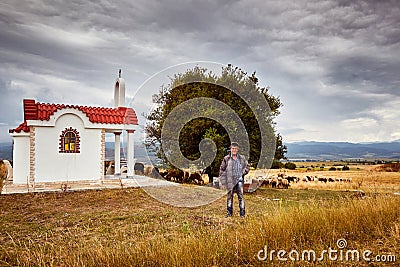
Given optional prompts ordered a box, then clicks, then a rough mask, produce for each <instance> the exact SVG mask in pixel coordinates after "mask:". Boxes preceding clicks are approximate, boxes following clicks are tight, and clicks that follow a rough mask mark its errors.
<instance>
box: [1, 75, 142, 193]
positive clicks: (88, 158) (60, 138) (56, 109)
mask: <svg viewBox="0 0 400 267" xmlns="http://www.w3.org/2000/svg"><path fill="white" fill-rule="evenodd" d="M23 112H24V121H23V123H21V124H20V125H19V126H18V127H17V128H15V129H11V130H10V131H9V132H10V135H11V136H12V138H13V184H24V185H30V186H34V184H35V183H44V182H70V181H100V182H101V181H103V180H104V160H105V134H106V133H113V134H114V138H115V155H114V157H115V159H114V160H115V174H117V175H118V174H119V173H120V170H121V166H120V142H121V140H120V136H121V134H122V133H123V131H126V132H127V136H128V149H127V159H126V160H127V169H128V173H127V176H128V177H131V176H133V174H134V162H135V160H134V145H133V144H134V142H133V141H134V140H133V133H134V131H135V130H136V129H137V127H138V119H137V116H136V113H135V111H134V110H133V109H132V108H128V107H126V105H125V81H124V79H123V78H122V77H121V71H120V72H119V76H118V77H117V79H116V82H115V85H114V107H113V108H107V107H88V106H78V105H65V104H49V103H39V102H36V101H35V100H33V99H24V100H23Z"/></svg>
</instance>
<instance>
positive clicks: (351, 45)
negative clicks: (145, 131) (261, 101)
mask: <svg viewBox="0 0 400 267" xmlns="http://www.w3.org/2000/svg"><path fill="white" fill-rule="evenodd" d="M399 14H400V2H399V1H397V0H394V1H373V0H371V1H333V0H328V1H303V0H301V1H300V0H299V1H291V0H290V1H265V0H247V1H151V0H140V1H137V0H133V1H129V0H126V1H111V0H96V1H89V0H85V1H84V0H74V1H62V0H58V1H54V0H52V1H50V0H49V1H40V0H31V1H25V0H19V1H15V0H2V1H1V3H0V40H1V41H0V62H1V63H0V112H1V116H0V142H7V141H10V140H11V138H10V137H9V135H8V129H9V128H13V127H15V126H17V125H18V124H19V123H21V122H22V119H23V114H22V99H24V98H33V99H36V100H37V101H39V102H53V103H66V104H80V105H94V106H112V103H113V102H112V101H113V100H112V97H113V86H114V81H115V78H116V76H117V73H118V69H119V68H121V69H122V71H123V77H124V78H125V80H126V85H127V91H128V95H129V97H134V96H135V94H136V92H137V91H138V90H139V88H140V86H141V85H142V84H143V83H144V82H145V81H146V80H147V79H149V78H150V77H151V76H152V75H154V74H155V73H157V72H159V71H161V70H163V69H165V68H168V67H170V66H172V65H176V64H181V63H184V62H192V61H212V62H219V63H222V64H228V63H231V64H233V65H235V66H239V67H241V68H242V69H244V70H246V71H247V72H249V73H251V72H253V71H257V74H258V76H259V78H260V84H261V85H262V86H265V85H268V86H270V87H271V90H270V92H271V93H272V94H274V95H276V96H280V98H281V100H282V102H283V103H284V107H283V108H282V110H281V115H280V116H279V118H278V120H277V123H278V124H277V129H278V131H279V132H281V134H282V136H283V138H284V141H286V142H291V141H300V140H315V141H351V142H374V141H391V140H397V139H400V124H399V121H400V120H399V118H400V90H399V89H400V16H399ZM158 89H159V88H157V86H155V88H154V92H156V91H157V90H158ZM141 93H142V95H143V92H141ZM151 94H152V92H151V90H149V92H148V94H147V97H148V100H149V101H150V100H151ZM144 95H146V94H144ZM134 108H135V107H134ZM138 109H139V111H138V113H141V112H142V111H143V110H140V108H138ZM141 123H143V121H142V122H141Z"/></svg>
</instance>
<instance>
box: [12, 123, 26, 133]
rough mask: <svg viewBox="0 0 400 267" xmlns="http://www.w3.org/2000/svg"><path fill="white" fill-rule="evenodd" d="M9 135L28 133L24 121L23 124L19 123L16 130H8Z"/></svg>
mask: <svg viewBox="0 0 400 267" xmlns="http://www.w3.org/2000/svg"><path fill="white" fill-rule="evenodd" d="M9 132H10V133H20V132H25V133H29V132H30V130H29V126H28V125H26V121H24V122H23V123H21V124H20V125H19V126H18V127H17V128H15V129H10V130H9Z"/></svg>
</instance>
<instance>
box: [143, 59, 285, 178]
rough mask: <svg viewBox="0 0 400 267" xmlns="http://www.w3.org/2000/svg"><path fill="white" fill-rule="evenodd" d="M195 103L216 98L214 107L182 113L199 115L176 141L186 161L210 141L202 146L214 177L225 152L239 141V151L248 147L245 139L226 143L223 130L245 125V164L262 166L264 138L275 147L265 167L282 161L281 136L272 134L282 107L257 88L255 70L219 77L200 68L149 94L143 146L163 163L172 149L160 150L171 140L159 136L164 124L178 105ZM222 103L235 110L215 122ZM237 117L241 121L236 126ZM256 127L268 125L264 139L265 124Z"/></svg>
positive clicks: (234, 71) (225, 72) (232, 71)
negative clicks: (211, 156)
mask: <svg viewBox="0 0 400 267" xmlns="http://www.w3.org/2000/svg"><path fill="white" fill-rule="evenodd" d="M260 97H261V98H262V100H263V101H264V102H265V101H266V103H268V106H269V107H265V105H262V101H261V102H260V103H258V102H257V99H260ZM193 99H203V100H204V101H205V102H204V101H203V102H193V103H203V106H204V103H208V102H207V101H206V100H208V99H212V100H215V101H214V102H213V103H216V105H206V106H205V107H203V108H202V109H199V108H198V107H197V105H196V104H192V106H190V107H188V109H189V111H187V112H186V111H185V112H184V113H191V112H192V113H193V114H197V113H199V116H197V117H195V118H193V119H190V118H191V117H188V118H189V119H187V120H189V121H187V122H186V121H184V125H183V126H182V127H181V130H180V132H179V134H178V135H179V137H177V138H178V139H179V140H176V141H179V149H180V152H181V153H182V155H183V156H184V157H185V158H187V159H188V160H192V161H193V160H197V159H199V158H200V156H201V150H202V149H201V146H200V149H199V144H201V141H202V140H204V139H206V140H207V138H208V139H211V140H212V141H213V142H214V143H215V146H212V145H210V144H209V143H205V144H204V146H203V148H204V151H211V150H212V152H213V153H215V159H214V160H213V161H212V163H211V173H212V175H213V176H217V175H218V171H219V166H220V164H221V161H222V158H223V157H224V155H226V154H228V149H229V145H230V143H231V142H234V141H235V142H239V144H240V146H241V147H240V148H241V150H242V147H244V146H245V143H246V142H244V141H245V140H230V138H229V136H230V134H231V133H230V132H229V131H231V132H232V130H227V127H226V126H227V125H228V124H229V127H228V128H229V129H239V128H240V125H244V127H245V130H246V133H247V136H246V138H247V139H248V145H249V147H248V148H247V149H248V151H249V155H248V156H249V158H248V161H249V163H250V165H251V166H257V164H258V163H259V162H261V161H260V155H262V154H261V151H262V147H261V146H262V142H261V140H262V138H267V139H263V140H269V141H270V142H267V143H265V144H267V146H268V144H269V145H272V144H273V145H274V146H275V147H268V150H269V151H271V152H273V153H272V154H271V155H272V156H271V159H270V161H268V164H269V166H271V164H272V160H273V159H275V160H279V159H282V158H285V153H286V150H287V149H286V146H284V145H283V144H282V137H281V136H280V134H279V133H277V132H276V129H275V121H274V119H275V118H276V116H278V115H279V113H280V111H279V109H280V107H282V103H281V101H280V99H279V97H276V96H273V95H271V94H270V93H269V87H268V86H266V87H261V86H259V82H258V78H257V77H256V73H255V72H253V73H252V74H251V75H248V74H247V73H246V72H244V71H243V70H241V69H240V68H238V67H234V66H232V65H230V64H229V65H228V66H226V67H223V68H222V73H221V75H216V74H214V73H213V72H211V71H209V70H207V69H205V68H201V67H194V68H193V69H189V70H187V71H186V72H185V73H178V74H175V75H174V77H172V78H171V82H170V84H168V85H167V86H164V85H163V86H162V87H161V89H160V91H159V93H158V94H157V95H154V96H153V102H154V103H155V104H156V108H155V109H153V111H152V112H151V113H149V114H146V119H147V123H146V127H145V132H146V140H145V144H146V146H147V147H148V148H150V149H152V150H153V151H154V152H155V153H156V156H157V157H159V158H160V159H161V160H162V161H163V162H164V163H165V164H168V165H171V164H170V162H168V160H167V158H168V155H169V153H171V151H164V149H163V147H166V146H164V145H162V142H164V143H166V142H169V140H165V139H163V138H162V135H163V134H164V133H163V126H164V123H166V120H168V116H169V115H170V114H171V112H172V113H173V112H174V111H176V110H177V108H178V107H181V106H182V105H181V104H184V103H185V102H188V101H189V100H193ZM221 102H222V103H223V104H221ZM191 103H192V102H191ZM224 104H225V105H227V106H229V108H230V109H232V110H233V111H234V114H228V115H226V114H223V115H226V116H225V117H223V118H222V119H220V121H218V119H215V118H217V115H218V114H216V113H218V112H219V113H221V111H218V110H217V108H216V106H218V108H221V107H224ZM213 106H214V107H213ZM254 107H256V108H255V109H256V113H257V114H261V117H260V116H259V117H258V118H257V116H256V114H255V113H254ZM252 108H253V109H252ZM222 112H223V111H222ZM175 113H176V112H175ZM182 115H183V114H182ZM184 115H186V114H184ZM235 116H237V117H238V118H239V119H240V121H241V122H236V121H235ZM183 117H184V116H182V120H183ZM170 121H171V120H170ZM172 123H175V124H174V125H173V127H178V128H179V127H180V126H179V123H178V122H177V121H176V119H175V120H173V122H172ZM260 123H264V124H267V126H268V127H270V129H271V131H269V133H268V137H265V136H262V135H265V134H266V133H265V132H264V133H263V132H262V129H264V128H263V126H265V125H260ZM164 130H165V129H164ZM233 132H235V130H233ZM231 136H232V135H231ZM272 139H273V140H272ZM242 145H243V146H242ZM204 151H203V152H204ZM170 167H172V166H170Z"/></svg>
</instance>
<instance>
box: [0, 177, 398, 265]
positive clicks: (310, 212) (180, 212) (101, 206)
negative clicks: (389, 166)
mask: <svg viewBox="0 0 400 267" xmlns="http://www.w3.org/2000/svg"><path fill="white" fill-rule="evenodd" d="M355 172H357V173H355ZM322 173H323V174H326V173H329V175H337V176H339V175H343V174H346V175H349V176H351V177H353V178H357V177H358V176H359V177H360V178H357V179H355V180H356V181H353V182H352V183H346V184H345V185H343V187H339V186H337V187H336V188H335V187H334V185H333V184H334V183H332V185H330V186H331V187H327V186H326V188H324V187H322V185H321V187H315V188H312V187H310V186H309V187H298V188H295V187H292V188H289V189H287V190H285V189H271V188H260V189H258V190H257V191H256V192H254V193H249V194H245V199H246V210H247V217H246V218H245V219H241V218H239V216H238V214H236V213H235V214H234V216H233V217H231V218H225V198H224V197H223V198H221V199H219V200H217V201H215V202H213V203H210V204H208V205H206V206H201V207H197V208H178V207H173V206H169V205H166V204H163V203H160V202H158V201H157V200H155V199H153V198H151V197H150V196H149V195H147V194H146V193H145V191H143V190H142V189H133V188H130V189H120V190H99V191H84V192H63V193H33V194H32V193H31V194H14V195H1V196H0V207H1V211H0V225H1V228H0V265H3V266H15V265H18V266H104V265H106V266H242V265H245V266H266V265H267V266H272V265H273V266H300V265H301V266H371V263H367V262H365V261H363V260H362V259H360V261H347V262H345V261H342V262H337V261H330V260H328V258H327V257H325V258H324V260H322V261H317V262H315V261H314V262H313V261H297V262H292V261H286V262H285V261H279V260H278V259H277V256H276V254H275V257H274V258H273V260H272V261H270V260H269V259H267V260H265V261H260V260H259V259H258V257H257V254H258V252H259V251H260V250H262V249H263V248H264V247H265V246H267V247H268V249H269V250H273V249H274V250H276V251H278V250H280V249H282V250H286V251H290V250H293V249H296V250H298V251H302V250H309V249H313V250H315V251H317V252H320V251H322V250H326V249H328V248H329V247H331V248H333V249H337V244H336V242H337V240H338V239H341V238H343V239H345V240H346V241H347V244H348V245H347V248H348V249H353V250H356V249H358V250H360V251H363V250H366V249H368V250H371V251H372V252H373V255H377V254H381V255H393V256H397V258H396V259H394V260H396V261H397V264H396V262H393V258H392V262H390V263H386V264H384V263H374V264H375V265H373V266H398V262H399V261H400V258H399V257H400V251H399V248H400V209H399V206H400V196H398V195H396V194H394V193H395V192H394V191H393V190H394V189H393V188H391V186H393V187H394V186H398V185H399V184H400V180H399V175H398V173H397V176H396V173H394V172H391V173H386V172H377V171H372V170H371V173H368V171H367V170H362V171H360V170H358V171H348V172H342V171H337V172H325V171H324V172H321V174H322ZM312 174H313V175H314V174H315V173H312ZM361 174H362V175H365V176H363V177H364V178H362V177H361V176H360V175H361ZM388 174H390V175H389V176H387V175H388ZM357 175H358V176H357ZM358 179H364V180H362V181H363V182H362V183H361V184H359V183H357V181H358ZM336 184H339V183H336ZM343 184H344V183H343ZM396 184H397V185H396ZM373 186H375V189H374V188H373ZM355 188H358V189H362V190H365V192H366V195H365V196H364V197H362V196H361V195H359V194H357V193H356V192H355V191H354V189H355ZM397 188H398V187H397ZM369 189H370V190H369ZM234 204H235V208H236V206H237V199H236V198H235V203H234ZM237 210H238V209H237V208H236V209H235V212H237ZM318 256H319V255H318Z"/></svg>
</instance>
